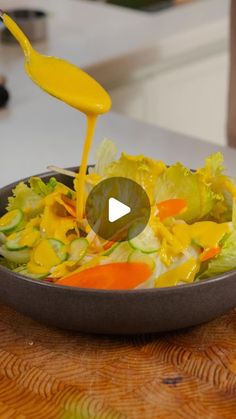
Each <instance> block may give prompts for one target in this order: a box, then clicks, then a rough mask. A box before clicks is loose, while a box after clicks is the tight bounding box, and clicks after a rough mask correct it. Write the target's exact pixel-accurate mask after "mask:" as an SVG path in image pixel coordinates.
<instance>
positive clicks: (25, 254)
mask: <svg viewBox="0 0 236 419" xmlns="http://www.w3.org/2000/svg"><path fill="white" fill-rule="evenodd" d="M0 255H1V256H3V257H4V258H5V259H7V260H9V261H10V262H14V263H17V264H19V265H21V264H24V263H28V262H29V260H30V252H29V249H22V250H16V251H14V250H8V249H7V248H6V247H5V246H2V247H0Z"/></svg>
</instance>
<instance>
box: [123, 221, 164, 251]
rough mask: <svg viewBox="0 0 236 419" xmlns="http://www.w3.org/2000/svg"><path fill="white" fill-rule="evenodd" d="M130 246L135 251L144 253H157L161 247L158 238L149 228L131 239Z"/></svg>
mask: <svg viewBox="0 0 236 419" xmlns="http://www.w3.org/2000/svg"><path fill="white" fill-rule="evenodd" d="M129 244H130V246H131V247H132V248H133V249H134V250H140V251H141V252H143V253H156V252H157V251H158V250H159V249H160V246H161V245H160V242H159V240H158V238H157V237H156V236H155V234H154V232H153V231H152V229H151V227H149V226H147V227H146V228H145V229H144V230H143V231H142V233H140V234H139V235H138V236H136V237H134V238H133V239H130V240H129Z"/></svg>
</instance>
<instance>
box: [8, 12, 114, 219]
mask: <svg viewBox="0 0 236 419" xmlns="http://www.w3.org/2000/svg"><path fill="white" fill-rule="evenodd" d="M0 17H1V19H2V20H3V22H4V24H5V26H6V27H7V28H8V30H9V31H10V32H11V33H12V35H13V36H14V37H15V38H16V40H17V41H18V42H19V44H20V45H21V47H22V49H23V51H24V54H25V69H26V72H27V74H28V76H29V77H30V78H31V79H32V80H33V82H34V83H36V84H37V85H38V86H39V87H41V88H42V89H43V90H44V91H46V92H47V93H49V94H50V95H52V96H54V97H56V98H57V99H60V100H62V101H63V102H65V103H67V104H68V105H70V106H72V107H74V108H76V109H78V110H79V111H80V112H82V113H84V114H85V115H86V117H87V133H86V137H85V141H84V147H83V153H82V161H81V166H80V172H79V177H78V187H77V218H78V219H81V218H83V216H84V214H83V212H84V187H85V179H86V170H87V163H88V156H89V151H90V148H91V145H92V140H93V136H94V130H95V126H96V120H97V117H98V115H101V114H103V113H106V112H108V111H109V110H110V108H111V99H110V96H109V95H108V93H107V92H106V91H105V90H104V89H103V87H102V86H100V84H99V83H97V82H96V80H94V79H93V78H92V77H90V76H89V75H88V74H87V73H85V72H84V71H82V70H81V69H79V68H78V67H76V66H75V65H73V64H71V63H69V62H67V61H64V60H62V59H60V58H56V57H48V56H45V55H42V54H39V53H38V52H37V51H35V50H34V49H33V47H32V45H31V44H30V42H29V40H28V39H27V37H26V36H25V34H24V33H23V32H22V31H21V29H20V28H19V27H18V26H17V24H16V23H15V22H14V21H13V20H12V19H11V18H10V17H9V16H8V15H7V14H5V13H3V12H1V11H0Z"/></svg>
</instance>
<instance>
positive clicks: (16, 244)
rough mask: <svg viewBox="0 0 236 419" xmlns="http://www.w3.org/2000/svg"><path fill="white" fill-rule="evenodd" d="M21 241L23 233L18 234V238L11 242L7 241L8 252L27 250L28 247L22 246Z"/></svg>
mask: <svg viewBox="0 0 236 419" xmlns="http://www.w3.org/2000/svg"><path fill="white" fill-rule="evenodd" d="M20 240H21V233H20V232H19V233H16V237H15V239H11V240H9V239H8V240H7V241H6V243H5V246H6V248H7V249H8V250H22V249H27V248H28V246H24V245H23V246H22V244H20Z"/></svg>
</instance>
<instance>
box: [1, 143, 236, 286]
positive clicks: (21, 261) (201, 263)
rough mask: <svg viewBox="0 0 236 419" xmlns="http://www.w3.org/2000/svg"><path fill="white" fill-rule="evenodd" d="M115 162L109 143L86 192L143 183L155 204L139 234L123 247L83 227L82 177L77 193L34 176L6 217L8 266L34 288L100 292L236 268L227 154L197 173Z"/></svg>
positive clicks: (15, 194) (140, 161)
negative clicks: (109, 184)
mask: <svg viewBox="0 0 236 419" xmlns="http://www.w3.org/2000/svg"><path fill="white" fill-rule="evenodd" d="M116 154H117V149H116V146H115V145H114V143H113V142H112V141H110V140H104V141H103V142H102V143H101V145H100V147H99V149H98V151H97V154H96V165H95V167H94V169H93V170H91V171H90V173H89V174H88V175H87V177H86V193H89V191H90V190H91V188H92V187H93V186H95V185H96V184H97V183H99V182H100V181H101V180H103V179H106V178H109V177H116V176H122V177H126V178H129V179H132V180H134V181H135V182H137V183H138V184H140V185H141V186H142V187H143V188H144V189H145V191H146V192H147V194H148V196H149V199H150V203H151V217H150V220H149V223H148V225H147V227H146V228H145V229H144V230H143V232H142V233H141V234H139V235H138V236H136V237H134V238H130V239H129V240H127V241H125V242H121V243H119V242H118V243H115V242H112V241H108V240H104V239H102V238H101V237H99V236H97V235H96V233H95V232H94V231H92V230H91V228H90V227H89V224H88V221H87V219H86V218H85V217H84V218H82V219H78V217H77V213H76V192H75V190H76V188H77V185H78V175H76V174H74V173H71V175H72V176H74V177H75V180H74V188H73V189H71V188H68V187H67V186H66V185H64V184H62V183H60V182H58V181H57V180H56V178H54V177H52V178H51V179H50V180H49V181H48V182H47V183H45V182H44V181H43V180H42V179H40V178H39V177H32V178H30V180H29V182H28V183H23V182H20V183H19V184H18V185H17V186H16V187H15V188H14V190H13V191H12V196H11V197H9V199H8V205H7V208H6V213H5V214H3V215H2V216H1V217H0V264H1V265H2V266H4V267H5V268H8V269H10V270H12V271H14V272H17V273H18V274H19V275H24V276H27V277H30V278H32V279H34V280H44V281H48V280H49V281H51V282H55V283H58V284H61V285H72V286H79V287H87V288H101V289H133V288H152V287H157V288H158V287H165V286H175V285H178V284H185V283H190V282H193V281H200V280H201V279H205V278H210V277H212V276H215V275H218V274H221V273H224V272H227V271H230V270H233V269H236V185H235V183H234V181H233V179H231V178H230V177H228V176H226V175H225V172H224V166H223V163H224V161H223V156H222V154H221V153H216V154H214V155H212V156H210V157H208V158H207V159H206V161H205V165H204V166H203V167H202V168H200V169H198V170H196V171H194V172H193V171H191V170H189V169H188V168H186V167H185V166H183V165H182V164H181V163H176V164H174V165H171V166H169V167H168V166H167V165H166V164H165V163H164V162H162V161H160V160H154V159H151V158H148V157H145V156H130V155H127V154H125V153H122V154H121V156H120V157H118V158H117V157H116ZM66 173H67V174H69V173H68V171H67V172H66ZM131 228H132V227H131ZM132 237H133V235H132Z"/></svg>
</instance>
